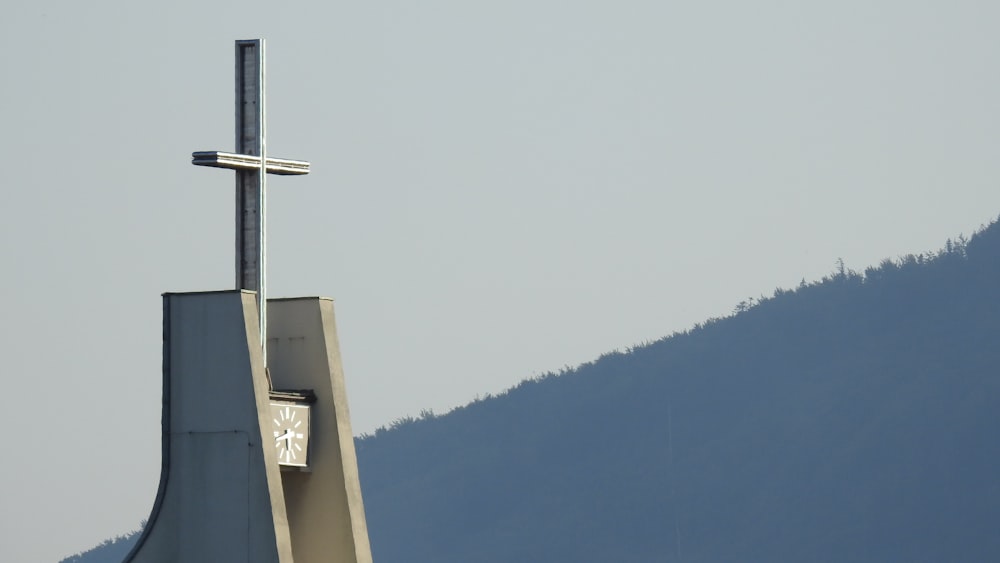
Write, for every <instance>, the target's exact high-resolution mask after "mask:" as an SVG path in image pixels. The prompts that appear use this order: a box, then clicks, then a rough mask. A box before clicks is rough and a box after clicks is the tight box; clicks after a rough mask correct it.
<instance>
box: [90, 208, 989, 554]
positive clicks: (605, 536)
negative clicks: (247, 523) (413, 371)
mask: <svg viewBox="0 0 1000 563" xmlns="http://www.w3.org/2000/svg"><path fill="white" fill-rule="evenodd" d="M998 335H1000V226H998V224H997V223H994V224H992V225H990V226H989V227H986V228H984V229H983V230H981V231H979V232H978V233H976V234H975V235H973V236H972V237H971V238H970V239H969V240H968V241H966V240H965V239H964V238H961V239H959V241H957V242H954V241H948V243H947V244H946V246H945V248H944V249H942V250H941V251H940V252H937V253H934V254H925V255H919V256H906V257H903V258H900V259H898V260H885V261H883V262H882V263H881V264H880V265H879V266H877V267H871V268H868V269H866V270H865V271H864V272H861V273H859V272H855V271H852V270H847V269H845V268H844V267H843V264H842V263H840V264H839V265H838V268H837V270H836V271H835V272H834V273H833V274H831V275H830V276H828V277H826V278H824V279H823V280H821V281H819V282H815V283H811V284H806V283H803V284H802V285H800V286H799V287H798V288H796V289H794V290H777V291H775V293H774V295H773V296H771V297H767V298H764V297H762V298H760V299H759V300H748V301H747V302H744V303H740V304H739V305H738V306H737V308H736V310H735V311H734V314H733V315H731V316H729V317H726V318H721V319H710V320H708V321H706V322H705V323H704V324H700V325H697V326H696V327H694V328H693V329H692V330H689V331H686V332H683V333H675V334H673V335H671V336H669V337H667V338H664V339H662V340H659V341H656V342H652V343H649V344H645V345H642V346H638V347H635V348H632V349H630V350H628V351H626V352H613V353H609V354H607V355H605V356H602V357H601V358H599V359H598V360H596V361H594V362H591V363H588V364H584V365H581V366H579V367H577V368H575V369H572V370H565V371H564V372H562V373H560V374H547V375H545V376H542V377H539V378H536V379H533V380H529V381H525V382H522V383H521V384H519V385H518V386H516V387H515V388H512V389H510V390H508V391H507V392H505V393H503V394H501V395H499V396H494V397H488V398H486V399H484V400H477V401H476V402H474V403H472V404H469V405H466V406H464V407H461V408H458V409H456V410H454V411H452V412H450V413H448V414H446V415H443V416H433V415H431V414H429V413H426V414H424V415H422V416H421V417H420V418H419V419H412V418H407V419H402V420H399V421H396V422H395V423H393V424H392V425H391V427H390V428H388V429H385V428H383V429H379V430H378V431H376V432H375V434H374V435H370V436H363V437H361V438H360V439H359V440H358V441H357V451H358V463H359V468H360V471H361V476H362V485H363V488H364V495H365V506H366V510H367V516H368V529H369V533H370V537H371V542H372V549H373V552H374V557H375V560H376V561H378V562H379V563H421V562H427V563H448V562H455V563H459V562H461V563H468V562H477V563H491V562H514V561H518V562H534V561H539V562H553V563H558V562H573V563H580V562H591V561H593V562H602V563H603V562H608V561H615V562H632V561H635V562H639V561H642V562H648V561H657V562H672V561H698V562H714V561H719V562H722V561H727V562H729V561H768V562H772V561H789V562H791V561H873V562H874V561H908V562H920V561H928V562H929V561H987V560H991V559H993V558H995V555H994V554H996V553H1000V533H997V531H996V529H995V528H996V524H995V523H996V522H998V521H1000V480H998V479H997V478H996V473H997V470H998V468H1000V440H997V439H996V436H998V435H1000V417H998V416H997V415H996V413H997V412H1000V374H998V370H997V367H998V365H1000V346H998V345H997V336H998ZM484 361H488V358H484ZM104 560H107V561H110V560H112V559H104ZM81 561H85V563H95V562H97V561H100V560H98V559H87V560H81ZM116 561H117V560H116Z"/></svg>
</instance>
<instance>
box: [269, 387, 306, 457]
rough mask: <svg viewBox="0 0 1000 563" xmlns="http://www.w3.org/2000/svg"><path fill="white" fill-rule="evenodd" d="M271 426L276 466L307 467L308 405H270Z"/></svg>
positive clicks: (282, 403)
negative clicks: (276, 458)
mask: <svg viewBox="0 0 1000 563" xmlns="http://www.w3.org/2000/svg"><path fill="white" fill-rule="evenodd" d="M271 424H272V431H273V434H274V448H275V450H276V451H277V453H278V464H279V465H284V466H289V467H307V466H308V459H309V458H308V456H309V405H302V404H296V403H287V402H272V403H271Z"/></svg>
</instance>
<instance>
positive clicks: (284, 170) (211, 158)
mask: <svg viewBox="0 0 1000 563" xmlns="http://www.w3.org/2000/svg"><path fill="white" fill-rule="evenodd" d="M191 164H194V165H195V166H211V167H213V168H228V169H230V170H259V169H260V157H259V156H252V155H249V154H235V153H231V152H219V151H199V152H194V153H191ZM266 171H267V173H268V174H277V175H279V176H292V175H299V174H308V173H309V163H308V162H306V161H304V160H288V159H285V158H270V157H268V159H267V169H266Z"/></svg>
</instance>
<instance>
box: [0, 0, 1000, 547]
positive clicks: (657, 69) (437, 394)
mask: <svg viewBox="0 0 1000 563" xmlns="http://www.w3.org/2000/svg"><path fill="white" fill-rule="evenodd" d="M998 28H1000V4H998V3H996V2H986V1H981V2H975V1H966V0H949V1H944V0H940V1H919V0H918V1H914V0H905V1H904V0H864V1H859V0H844V1H841V2H816V1H804V2H774V1H766V0H765V1H759V2H741V1H736V0H711V1H707V2H673V1H663V0H660V1H656V2H652V1H648V2H647V1H639V0H626V1H622V2H595V1H592V0H576V1H574V2H568V1H555V0H531V1H525V0H506V1H504V2H465V1H459V0H425V1H423V2H405V1H400V0H383V1H380V2H358V3H345V2H318V1H313V0H299V1H294V2H288V3H276V2H258V1H255V0H246V1H243V2H191V1H189V0H179V1H176V2H157V3H151V2H138V1H134V0H132V1H128V2H126V1H124V0H122V1H107V2H103V1H95V2H69V1H66V0H55V1H53V2H44V3H29V2H18V3H14V4H12V5H10V6H5V7H4V10H3V16H2V17H0V69H3V80H2V81H0V101H2V104H0V131H2V135H0V163H2V164H3V166H2V167H0V178H2V181H0V186H2V187H0V194H2V196H3V203H2V205H0V219H2V220H0V268H2V269H0V272H2V275H0V290H2V294H3V295H4V296H5V299H6V303H5V305H4V307H3V314H2V319H3V322H0V353H2V357H3V361H4V362H3V363H4V369H3V372H2V375H0V378H2V382H3V385H4V388H5V389H6V392H5V396H6V397H7V398H8V399H7V407H6V408H4V409H2V410H0V425H2V427H3V428H6V429H7V439H6V440H5V441H4V447H3V449H2V450H0V451H2V454H0V479H2V481H3V482H4V483H6V486H5V487H3V489H2V492H0V495H2V496H0V560H2V561H19V562H33V561H56V560H59V559H61V558H63V557H66V556H68V555H71V554H73V553H75V552H78V551H81V550H85V549H89V548H90V547H92V546H93V545H95V544H97V543H99V542H100V541H102V540H103V539H105V538H108V537H112V536H114V535H116V534H121V533H125V532H127V531H128V530H130V529H133V528H135V527H136V526H137V525H138V524H139V522H140V520H142V519H144V518H146V517H147V516H148V514H149V510H150V508H151V507H152V503H153V498H154V495H155V492H156V486H157V481H158V478H159V467H160V459H159V456H160V428H159V424H160V406H161V405H160V399H161V397H160V389H161V387H160V384H161V379H160V378H161V371H160V368H161V364H160V352H161V325H160V323H161V312H162V311H161V297H160V295H161V294H162V293H163V292H168V291H169V292H179V291H199V290H214V289H226V288H231V287H232V285H233V272H232V268H233V266H232V264H233V236H234V235H233V224H232V221H233V178H232V174H231V173H230V172H228V171H221V170H213V169H206V168H201V167H194V166H191V164H190V153H191V152H193V151H198V150H222V151H229V150H232V149H233V146H234V141H233V50H234V48H233V41H234V40H236V39H249V38H256V37H263V38H265V39H266V41H267V74H268V77H267V80H268V82H267V96H268V100H267V103H268V106H267V112H268V151H269V152H268V154H269V155H271V156H275V157H283V158H293V159H303V160H309V161H311V162H312V172H311V173H310V174H309V175H308V176H305V177H272V178H271V179H270V180H269V184H268V185H269V193H268V206H269V207H268V213H269V215H268V229H269V232H268V237H269V238H268V261H269V263H268V267H269V271H268V284H269V292H270V294H271V296H273V297H282V296H286V297H287V296H301V295H323V296H330V297H333V298H334V299H335V303H336V308H337V323H338V332H339V335H340V345H341V350H342V354H343V361H344V368H345V373H346V377H347V389H348V394H349V399H350V405H351V415H352V424H353V430H354V432H355V434H361V433H365V432H372V431H374V429H376V428H377V427H379V426H382V425H388V424H390V423H391V422H392V421H393V420H395V419H398V418H400V417H403V416H406V415H417V414H418V413H419V412H420V411H421V410H424V409H429V410H433V411H434V412H436V413H444V412H447V411H448V410H449V409H450V408H453V407H455V406H458V405H461V404H464V403H467V402H469V401H471V400H473V399H474V398H476V397H477V396H485V395H486V394H487V393H496V392H499V391H502V390H504V389H506V388H508V387H510V386H512V385H514V384H516V383H517V382H518V381H520V380H522V379H525V378H529V377H533V376H536V375H540V374H543V373H546V372H549V371H559V370H560V369H562V368H563V367H565V366H570V367H572V366H575V365H578V364H580V363H582V362H586V361H590V360H592V359H595V358H596V357H598V356H600V355H601V354H603V353H606V352H609V351H611V350H614V349H624V348H627V347H629V346H632V345H635V344H638V343H642V342H647V341H652V340H656V339H658V338H661V337H663V336H666V335H668V334H670V333H672V332H674V331H683V330H685V329H687V328H689V327H691V326H692V325H693V324H694V323H696V322H699V321H703V320H705V319H707V318H709V317H713V316H722V315H726V314H729V313H730V312H732V310H733V308H734V306H735V305H736V304H737V303H738V302H740V301H742V300H744V299H746V298H748V297H759V296H760V295H770V294H771V293H772V292H773V291H774V289H775V288H778V287H782V288H789V287H794V286H796V285H798V284H799V282H800V281H801V280H803V279H804V280H806V281H810V280H815V279H819V278H821V277H822V276H824V275H827V274H829V273H831V272H832V271H833V270H834V268H835V267H836V263H837V260H838V259H843V260H844V263H845V264H846V266H847V267H848V268H854V269H857V270H863V269H864V268H865V267H866V266H868V265H872V264H877V263H878V262H880V261H881V260H882V259H884V258H893V257H898V256H901V255H905V254H907V253H917V252H924V251H930V250H935V249H937V248H939V247H941V246H943V245H944V242H945V240H946V239H947V238H949V237H950V238H954V237H957V236H958V235H959V234H965V235H969V234H971V233H972V232H973V231H974V230H976V229H977V228H978V227H979V226H981V225H983V224H985V223H988V222H990V221H992V220H993V219H995V218H996V217H997V216H998V214H1000V189H998V188H1000V158H997V156H998V149H1000V111H998V108H1000V73H998V72H997V68H1000V42H998V41H997V40H996V29H998ZM361 478H362V482H363V481H364V475H362V476H361Z"/></svg>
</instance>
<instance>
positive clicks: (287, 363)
mask: <svg viewBox="0 0 1000 563" xmlns="http://www.w3.org/2000/svg"><path fill="white" fill-rule="evenodd" d="M267 311H268V321H267V327H268V328H267V332H268V343H267V344H268V351H267V354H268V369H269V370H270V372H271V380H272V383H273V385H274V388H275V389H279V390H281V389H286V390H290V389H312V390H313V391H314V392H315V393H316V402H315V403H314V404H313V405H312V435H311V437H310V452H309V457H310V463H309V465H310V468H309V471H294V470H293V471H283V472H282V473H281V477H282V480H283V483H284V493H285V502H286V508H287V514H288V521H289V527H290V530H291V538H292V546H293V554H294V555H295V557H296V559H298V560H299V561H300V562H307V563H314V562H320V561H335V562H337V563H371V561H372V555H371V547H370V546H369V543H368V527H367V524H366V522H365V510H364V504H363V502H362V500H361V482H360V480H359V477H358V463H357V458H356V455H355V451H354V437H353V435H352V432H351V417H350V412H349V411H348V408H347V392H346V390H345V388H344V373H343V368H342V367H341V363H340V347H339V345H338V342H337V328H336V323H335V320H334V314H333V301H332V300H330V299H324V298H318V297H309V298H298V299H270V300H268V308H267Z"/></svg>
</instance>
